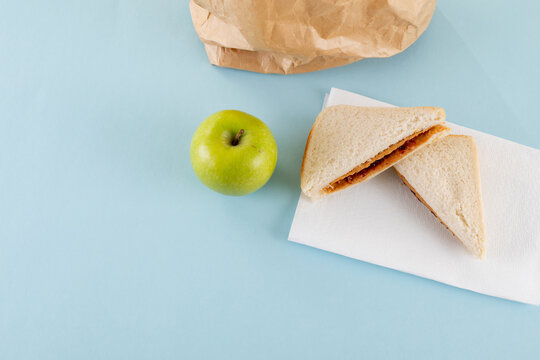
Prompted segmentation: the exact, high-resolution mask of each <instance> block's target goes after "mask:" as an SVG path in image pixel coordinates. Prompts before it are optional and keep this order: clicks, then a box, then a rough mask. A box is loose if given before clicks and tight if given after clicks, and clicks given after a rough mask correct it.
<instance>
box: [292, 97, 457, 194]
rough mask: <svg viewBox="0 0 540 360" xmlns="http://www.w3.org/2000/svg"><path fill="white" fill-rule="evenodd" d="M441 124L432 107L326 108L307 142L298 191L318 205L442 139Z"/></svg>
mask: <svg viewBox="0 0 540 360" xmlns="http://www.w3.org/2000/svg"><path fill="white" fill-rule="evenodd" d="M444 119H445V113H444V110H443V109H441V108H436V107H412V108H379V107H361V106H350V105H336V106H330V107H327V108H326V109H324V110H323V111H322V112H321V113H320V114H319V116H318V117H317V120H316V121H315V124H313V127H312V128H311V131H310V133H309V136H308V139H307V143H306V149H305V151H304V159H303V161H302V171H301V172H302V174H301V188H302V191H303V192H304V193H305V194H306V195H307V196H308V197H310V198H311V199H314V200H316V199H319V198H321V197H323V196H325V195H328V194H331V193H333V192H336V191H339V190H342V189H345V188H346V187H348V186H351V185H353V184H356V183H360V182H362V181H365V180H367V179H369V178H370V177H373V176H375V175H376V174H378V173H380V172H381V171H383V170H385V169H387V168H389V167H391V166H392V165H394V164H395V163H397V162H398V161H400V160H401V159H403V158H405V157H406V156H408V155H409V154H411V153H413V152H414V151H416V150H418V149H419V148H421V147H422V146H424V145H426V144H429V143H430V142H432V141H434V140H435V139H437V138H439V137H441V136H443V135H446V134H447V133H448V131H449V129H448V128H447V127H445V126H444V125H443V124H444Z"/></svg>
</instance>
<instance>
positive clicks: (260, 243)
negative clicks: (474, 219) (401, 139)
mask: <svg viewBox="0 0 540 360" xmlns="http://www.w3.org/2000/svg"><path fill="white" fill-rule="evenodd" d="M539 13H540V5H539V3H538V2H536V1H532V0H531V1H526V2H523V3H521V2H520V3H519V4H518V3H514V2H510V1H487V0H482V1H465V0H462V1H440V2H439V4H438V8H437V11H436V12H435V15H434V17H433V21H432V23H431V25H430V27H429V28H428V30H427V32H426V33H425V34H424V35H423V36H422V37H421V38H420V39H419V41H417V42H416V43H415V44H414V45H412V46H411V47H410V48H409V49H408V50H407V51H405V52H404V53H402V54H400V55H397V56H395V57H393V58H390V59H372V60H365V61H361V62H359V63H356V64H352V65H349V66H345V67H341V68H336V69H330V70H325V71H320V72H317V73H311V74H303V75H294V76H276V75H261V74H255V73H248V72H242V71H236V70H230V69H222V68H217V67H213V66H210V65H209V64H208V62H207V59H206V55H205V53H204V50H203V47H202V45H201V44H200V43H199V41H198V39H197V37H196V34H195V32H194V30H193V28H192V24H191V19H190V16H189V11H188V6H187V2H186V1H183V0H169V1H167V0H155V1H150V0H147V1H141V0H117V1H111V0H87V1H82V0H73V1H67V0H64V1H58V0H50V1H44V0H43V1H37V0H24V1H23V0H21V1H15V0H12V1H5V0H0V219H1V223H0V359H6V360H7V359H40V360H41V359H211V358H212V359H217V358H230V359H301V358H309V359H356V358H377V357H378V358H411V359H434V358H439V359H456V358H473V357H474V358H476V359H495V358H501V359H508V358H516V359H517V358H520V359H525V358H529V359H533V358H538V357H539V356H540V355H539V353H540V341H539V340H540V310H539V309H538V308H536V307H533V306H527V305H522V304H518V303H513V302H509V301H505V300H501V299H496V298H491V297H487V296H483V295H478V294H475V293H472V292H468V291H464V290H459V289H456V288H452V287H449V286H445V285H442V284H439V283H436V282H433V281H429V280H425V279H421V278H417V277H414V276H411V275H407V274H403V273H399V272H396V271H392V270H388V269H384V268H380V267H377V266H374V265H370V264H366V263H362V262H359V261H354V260H351V259H347V258H344V257H341V256H337V255H334V254H330V253H325V252H323V251H319V250H315V249H311V248H308V247H304V246H301V245H297V244H293V243H289V242H287V240H286V239H287V234H288V230H289V226H290V224H291V221H292V217H293V214H294V210H295V206H296V201H297V198H298V195H299V192H300V190H299V170H300V163H301V158H302V153H303V148H304V144H305V140H306V136H307V133H308V131H309V129H310V127H311V124H312V122H313V120H314V118H315V116H316V114H317V113H318V112H319V110H320V107H321V104H322V99H323V94H324V93H325V92H327V91H328V90H329V88H330V87H331V86H335V87H340V88H343V89H346V90H351V91H355V92H358V93H361V94H364V95H367V96H370V97H373V98H376V99H379V100H382V101H386V102H390V103H393V104H396V105H402V106H407V105H410V106H412V105H437V106H442V107H444V108H445V109H446V111H447V115H448V120H450V121H452V122H455V123H458V124H462V125H466V126H468V127H472V128H475V129H479V130H482V131H485V132H488V133H491V134H494V135H497V136H501V137H504V138H507V139H510V140H514V141H517V142H520V143H523V144H526V145H529V146H532V147H536V148H540V124H539V120H540V119H539V118H538V110H537V109H538V108H537V106H538V101H539V100H538V95H539V81H540V67H539V61H540V30H539V27H538V14H539ZM226 108H234V109H241V110H244V111H247V112H250V113H252V114H254V115H256V116H258V117H260V118H261V119H263V120H264V121H265V122H266V123H267V124H268V125H269V126H270V128H271V129H272V131H273V132H274V135H275V137H276V140H277V143H278V146H279V160H278V165H277V168H276V172H275V174H274V176H273V177H272V179H271V180H270V182H269V183H268V184H267V185H266V186H265V187H264V188H263V189H262V190H260V191H258V192H256V193H254V194H251V195H249V196H246V197H242V198H232V197H226V196H222V195H219V194H217V193H214V192H212V191H210V190H208V189H207V188H205V187H204V186H203V185H202V184H201V183H200V182H199V181H198V180H197V178H196V177H195V175H194V173H193V172H192V170H191V166H190V162H189V152H188V149H189V143H190V139H191V135H192V134H193V132H194V130H195V129H196V127H197V125H198V124H199V122H200V121H202V120H203V119H204V118H205V117H206V116H208V115H209V114H211V113H213V112H215V111H217V110H221V109H226ZM501 171H504V169H501ZM501 191H504V189H501Z"/></svg>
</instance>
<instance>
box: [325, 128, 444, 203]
mask: <svg viewBox="0 0 540 360" xmlns="http://www.w3.org/2000/svg"><path fill="white" fill-rule="evenodd" d="M447 130H449V129H448V128H447V127H446V126H442V125H435V126H433V127H430V128H429V129H427V130H424V131H417V132H415V133H414V134H412V135H410V136H408V137H406V138H405V139H403V140H401V141H399V142H397V143H395V144H394V145H392V146H390V147H389V148H388V149H386V150H384V151H381V152H380V153H378V154H377V155H376V156H375V157H374V158H372V159H370V160H368V161H366V162H364V163H363V164H360V165H358V166H357V167H355V168H354V169H352V170H351V171H349V172H348V173H347V174H345V175H343V176H342V177H340V178H337V179H336V180H334V181H333V182H331V183H330V184H329V185H327V186H326V187H324V188H323V189H322V192H323V193H327V194H330V193H332V192H334V191H338V190H342V189H344V188H346V187H348V186H351V185H354V184H357V183H359V182H362V181H365V180H367V179H369V178H370V177H372V176H373V175H375V174H377V173H379V172H381V171H383V170H385V169H387V168H389V167H390V166H392V165H394V164H395V163H396V162H398V161H399V160H401V159H402V158H404V157H405V156H407V155H408V154H409V153H411V152H412V151H414V150H416V149H417V148H418V147H419V146H422V145H424V144H425V143H427V142H428V141H429V139H431V138H432V137H433V136H434V135H435V134H438V133H441V132H445V131H447Z"/></svg>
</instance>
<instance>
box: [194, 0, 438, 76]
mask: <svg viewBox="0 0 540 360" xmlns="http://www.w3.org/2000/svg"><path fill="white" fill-rule="evenodd" d="M435 3H436V0H294V1H291V0H272V1H268V0H235V1H230V0H192V1H191V3H190V9H191V17H192V19H193V25H194V26H195V30H196V31H197V34H198V35H199V38H200V39H201V41H202V42H203V43H204V46H205V48H206V53H207V55H208V59H209V60H210V63H212V64H214V65H218V66H224V67H232V68H236V69H242V70H249V71H256V72H261V73H278V74H293V73H303V72H309V71H316V70H322V69H327V68H331V67H335V66H340V65H345V64H349V63H352V62H355V61H358V60H361V59H364V58H371V57H389V56H392V55H395V54H397V53H399V52H401V51H403V50H405V49H406V48H407V47H409V46H410V45H411V44H412V43H413V42H415V41H416V39H418V37H419V36H420V35H421V34H422V33H423V32H424V30H426V28H427V26H428V24H429V22H430V20H431V17H432V15H433V12H434V11H435Z"/></svg>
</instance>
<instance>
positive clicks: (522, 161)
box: [289, 89, 540, 305]
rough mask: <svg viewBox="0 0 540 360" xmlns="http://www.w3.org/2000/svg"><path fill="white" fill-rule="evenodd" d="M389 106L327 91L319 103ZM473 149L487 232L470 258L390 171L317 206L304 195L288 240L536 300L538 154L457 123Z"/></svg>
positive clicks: (539, 284)
mask: <svg viewBox="0 0 540 360" xmlns="http://www.w3.org/2000/svg"><path fill="white" fill-rule="evenodd" d="M337 104H350V105H362V106H392V105H389V104H385V103H382V102H380V101H377V100H373V99H370V98H367V97H365V96H361V95H358V94H354V93H351V92H347V91H344V90H339V89H332V91H331V92H330V94H329V95H328V96H327V98H326V99H325V106H331V105H337ZM448 125H449V126H450V127H451V128H452V133H454V134H466V135H472V136H474V138H475V140H476V143H477V146H478V156H479V161H480V176H481V181H482V195H483V201H484V216H485V223H486V232H487V249H486V255H487V257H486V259H485V260H478V259H476V258H474V257H473V256H472V255H471V254H470V253H469V252H468V251H467V250H466V249H465V247H464V246H463V245H462V244H461V243H460V242H459V240H458V239H456V238H455V237H453V236H452V234H451V233H450V232H449V231H448V230H447V229H446V228H445V227H444V226H443V225H442V224H441V223H440V222H439V220H437V219H436V218H435V216H433V215H432V214H431V213H430V212H429V210H428V209H427V208H426V207H425V206H424V205H423V204H422V203H420V201H418V200H417V199H416V198H415V196H414V195H413V194H412V193H411V192H410V191H409V189H408V188H407V187H406V186H405V185H403V184H402V182H401V180H400V179H399V178H398V177H397V175H396V174H395V172H394V170H393V169H388V170H386V171H385V172H384V173H382V174H380V175H378V176H376V177H374V178H372V179H371V180H369V181H367V182H365V183H362V184H359V185H355V186H351V187H349V188H347V189H345V190H343V191H340V192H337V193H335V194H333V195H331V196H329V197H327V198H325V199H323V200H320V201H318V202H311V201H310V200H309V199H308V198H307V197H305V196H304V195H303V194H302V195H301V196H300V200H299V201H298V207H297V209H296V213H295V215H294V220H293V223H292V226H291V231H290V233H289V240H290V241H294V242H298V243H301V244H305V245H309V246H313V247H316V248H319V249H322V250H326V251H331V252H334V253H338V254H341V255H345V256H348V257H351V258H355V259H358V260H363V261H367V262H370V263H373V264H377V265H381V266H385V267H389V268H392V269H396V270H399V271H404V272H408V273H411V274H414V275H418V276H422V277H425V278H429V279H433V280H436V281H440V282H443V283H446V284H449V285H453V286H457V287H460V288H463V289H468V290H472V291H476V292H479V293H483V294H487V295H491V296H498V297H501V298H506V299H510V300H514V301H520V302H524V303H528V304H534V305H539V303H540V151H539V150H537V149H533V148H530V147H527V146H524V145H520V144H516V143H513V142H511V141H508V140H505V139H501V138H498V137H495V136H492V135H489V134H486V133H482V132H479V131H476V130H471V129H468V128H465V127H462V126H459V125H455V124H451V123H449V124H448Z"/></svg>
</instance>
